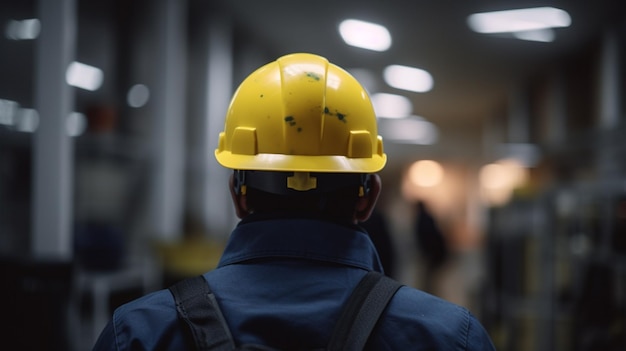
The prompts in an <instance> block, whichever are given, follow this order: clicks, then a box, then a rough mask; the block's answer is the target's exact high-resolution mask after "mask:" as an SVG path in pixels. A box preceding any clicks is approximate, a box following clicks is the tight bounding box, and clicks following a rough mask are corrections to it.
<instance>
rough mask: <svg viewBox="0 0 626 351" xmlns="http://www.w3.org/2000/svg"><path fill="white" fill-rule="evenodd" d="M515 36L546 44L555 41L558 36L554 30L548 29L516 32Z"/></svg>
mask: <svg viewBox="0 0 626 351" xmlns="http://www.w3.org/2000/svg"><path fill="white" fill-rule="evenodd" d="M513 36H514V37H515V38H517V39H521V40H528V41H540V42H544V43H549V42H552V41H554V38H555V37H556V34H554V30H552V29H550V28H547V29H537V30H527V31H523V32H514V33H513Z"/></svg>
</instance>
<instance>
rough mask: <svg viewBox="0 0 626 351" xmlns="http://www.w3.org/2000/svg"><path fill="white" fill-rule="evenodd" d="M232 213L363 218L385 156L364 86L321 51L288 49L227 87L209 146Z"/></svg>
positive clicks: (377, 186)
mask: <svg viewBox="0 0 626 351" xmlns="http://www.w3.org/2000/svg"><path fill="white" fill-rule="evenodd" d="M215 156H216V158H217V160H218V162H219V163H220V164H221V165H222V166H224V167H226V168H230V169H233V170H234V173H233V176H232V179H231V191H232V193H233V199H234V200H235V207H236V209H237V214H238V215H239V216H240V217H244V216H245V215H247V214H248V213H250V212H264V211H267V212H270V211H285V210H293V211H296V210H297V211H303V212H319V213H322V214H326V215H331V216H337V217H346V216H347V215H350V213H351V219H353V220H355V221H363V220H365V219H367V216H369V212H370V211H371V208H373V206H374V204H375V202H376V199H377V197H378V194H379V192H380V178H379V177H378V176H377V175H375V174H374V173H375V172H378V171H380V170H381V169H382V168H383V167H384V165H385V163H386V159H387V157H386V155H385V154H384V152H383V144H382V138H381V137H380V136H378V129H377V125H376V115H375V113H374V109H373V107H372V103H371V101H370V98H369V96H368V94H367V92H366V91H365V89H364V88H363V87H362V86H361V84H359V82H358V81H357V80H356V79H354V77H352V76H351V75H350V74H348V73H347V72H346V71H344V70H343V69H341V68H340V67H338V66H336V65H334V64H332V63H329V62H328V60H326V59H325V58H323V57H321V56H317V55H312V54H304V53H298V54H292V55H287V56H283V57H281V58H279V59H278V60H276V61H274V62H271V63H269V64H267V65H265V66H263V67H261V68H259V69H258V70H256V71H255V72H253V73H252V74H251V75H249V76H248V77H247V78H246V79H245V80H244V81H243V82H242V83H241V85H240V86H239V88H238V89H237V91H236V92H235V94H234V96H233V98H232V100H231V103H230V107H229V110H228V113H227V115H226V121H225V126H224V131H223V132H222V133H220V138H219V145H218V148H217V149H216V150H215Z"/></svg>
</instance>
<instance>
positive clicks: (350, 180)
mask: <svg viewBox="0 0 626 351" xmlns="http://www.w3.org/2000/svg"><path fill="white" fill-rule="evenodd" d="M233 178H234V180H233V188H234V191H235V193H236V194H244V195H245V193H246V189H247V187H252V188H255V189H259V190H262V191H265V192H269V193H273V194H279V195H293V194H298V193H302V192H304V191H306V192H328V191H333V190H335V189H340V188H345V187H350V186H354V187H359V196H366V195H367V193H368V192H369V189H370V183H371V182H370V175H369V174H365V173H314V172H272V171H249V170H235V171H234V175H233Z"/></svg>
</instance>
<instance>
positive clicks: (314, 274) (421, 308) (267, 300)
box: [94, 215, 494, 350]
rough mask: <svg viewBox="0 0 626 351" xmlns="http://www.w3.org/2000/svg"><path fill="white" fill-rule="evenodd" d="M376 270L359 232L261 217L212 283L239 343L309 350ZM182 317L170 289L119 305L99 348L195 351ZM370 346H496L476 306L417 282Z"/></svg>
mask: <svg viewBox="0 0 626 351" xmlns="http://www.w3.org/2000/svg"><path fill="white" fill-rule="evenodd" d="M371 270H374V271H382V266H381V264H380V260H379V258H378V255H377V253H376V249H375V248H374V246H373V244H372V242H371V240H370V238H369V237H368V235H367V234H366V233H365V232H363V231H362V230H361V229H360V228H359V227H357V226H353V225H349V224H346V225H344V224H338V223H334V222H330V221H325V220H319V219H313V218H309V219H307V218H296V219H283V218H280V219H278V218H274V219H273V218H259V216H255V215H251V216H248V217H247V218H246V219H245V220H244V221H242V222H241V223H240V224H239V225H238V226H237V227H236V228H235V230H234V231H233V233H232V235H231V237H230V239H229V242H228V244H227V246H226V248H225V251H224V254H223V256H222V258H221V260H220V262H219V265H218V267H217V268H216V269H215V270H212V271H210V272H207V273H206V274H205V278H206V279H207V281H208V282H209V284H210V286H211V289H212V290H213V292H214V293H215V295H216V296H217V299H218V302H219V304H220V307H221V309H222V311H223V313H224V316H225V318H226V320H227V322H228V325H229V327H230V329H231V332H232V334H233V337H234V339H235V341H236V342H237V343H241V344H243V343H251V344H267V345H271V346H273V347H276V348H280V349H285V350H295V349H298V350H302V349H313V348H322V347H324V346H326V344H327V343H328V340H329V338H330V335H331V332H332V330H333V327H334V325H335V322H336V320H337V318H338V315H339V312H340V310H341V307H342V305H343V303H344V302H345V301H346V300H347V299H348V296H349V295H350V293H351V291H352V289H353V288H354V287H355V286H356V284H357V283H358V282H359V280H360V279H361V278H362V277H363V276H364V275H365V274H366V273H367V272H368V271H371ZM177 318H178V317H177V314H176V307H175V305H174V299H173V297H172V295H171V294H170V292H169V291H168V290H167V289H165V290H160V291H157V292H154V293H151V294H148V295H146V296H144V297H142V298H139V299H137V300H135V301H132V302H130V303H128V304H125V305H123V306H121V307H119V308H117V309H116V311H115V313H114V315H113V318H112V320H111V322H110V323H109V324H108V325H107V327H106V328H105V329H104V330H103V332H102V334H101V335H100V338H99V339H98V341H97V343H96V345H95V348H94V350H157V349H158V350H185V349H186V345H189V343H188V341H186V340H185V337H184V335H185V334H184V333H185V331H184V324H183V323H182V322H180V321H179V320H178V319H177ZM368 347H369V349H371V350H494V347H493V344H492V342H491V340H490V338H489V336H488V334H487V333H486V331H485V329H484V328H483V327H482V325H481V324H480V323H479V322H478V321H477V320H476V318H475V317H474V316H473V315H472V314H471V313H470V312H469V311H468V310H467V309H465V308H463V307H460V306H457V305H455V304H452V303H449V302H447V301H444V300H442V299H440V298H437V297H435V296H432V295H429V294H427V293H425V292H422V291H420V290H417V289H413V288H411V287H408V286H404V287H402V288H400V290H398V292H397V293H396V295H395V296H394V298H393V299H392V301H391V302H390V304H389V306H388V308H387V310H386V311H385V312H384V313H383V316H382V317H381V323H379V324H378V325H377V326H376V328H375V329H374V331H373V333H372V336H371V338H370V340H369V343H368Z"/></svg>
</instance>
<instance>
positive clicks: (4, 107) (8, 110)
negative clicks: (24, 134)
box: [0, 99, 20, 126]
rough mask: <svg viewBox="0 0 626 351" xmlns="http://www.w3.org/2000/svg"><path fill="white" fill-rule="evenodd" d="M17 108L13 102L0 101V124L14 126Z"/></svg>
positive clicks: (17, 105) (18, 105)
mask: <svg viewBox="0 0 626 351" xmlns="http://www.w3.org/2000/svg"><path fill="white" fill-rule="evenodd" d="M19 107H20V104H18V103H17V102H15V101H11V100H5V99H0V124H3V125H6V126H12V125H14V124H15V121H16V119H17V112H18V110H19Z"/></svg>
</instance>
